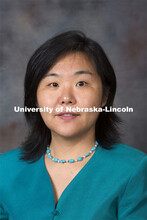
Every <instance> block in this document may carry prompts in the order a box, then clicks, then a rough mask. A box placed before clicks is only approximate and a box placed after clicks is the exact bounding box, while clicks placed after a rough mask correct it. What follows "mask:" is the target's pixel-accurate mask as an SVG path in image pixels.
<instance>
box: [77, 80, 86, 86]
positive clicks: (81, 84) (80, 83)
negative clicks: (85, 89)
mask: <svg viewBox="0 0 147 220" xmlns="http://www.w3.org/2000/svg"><path fill="white" fill-rule="evenodd" d="M76 85H77V86H80V87H81V86H85V85H87V83H86V82H84V81H80V82H78V83H77V84H76Z"/></svg>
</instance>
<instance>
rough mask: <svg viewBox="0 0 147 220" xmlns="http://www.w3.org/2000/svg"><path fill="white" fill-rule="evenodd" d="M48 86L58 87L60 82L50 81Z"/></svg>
mask: <svg viewBox="0 0 147 220" xmlns="http://www.w3.org/2000/svg"><path fill="white" fill-rule="evenodd" d="M48 86H52V87H57V86H58V83H55V82H53V83H50V84H49V85H48Z"/></svg>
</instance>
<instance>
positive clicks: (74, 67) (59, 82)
mask: <svg viewBox="0 0 147 220" xmlns="http://www.w3.org/2000/svg"><path fill="white" fill-rule="evenodd" d="M37 105H38V107H39V108H43V107H48V108H53V112H52V113H51V114H50V113H48V112H41V113H40V114H41V116H42V119H43V121H44V123H45V124H46V126H47V127H48V128H49V129H50V130H51V134H52V135H59V136H62V137H68V138H69V137H76V136H79V135H80V136H81V135H86V134H87V133H88V132H91V134H92V135H94V132H95V123H96V120H97V118H98V115H99V113H97V112H71V113H69V112H67V111H66V107H72V108H76V107H79V108H91V107H94V106H95V107H97V108H99V107H102V106H104V105H105V102H104V101H103V100H102V83H101V80H100V77H99V76H98V74H97V72H96V70H95V68H94V65H93V64H92V62H91V61H90V59H89V58H88V57H87V55H86V54H84V53H82V52H76V53H70V54H67V55H65V56H62V57H61V58H60V59H58V60H57V62H56V63H55V64H54V66H52V68H51V69H50V70H49V71H48V73H47V74H46V75H45V77H44V78H43V79H42V80H41V82H40V84H39V86H38V89H37ZM56 108H59V109H62V110H63V111H62V112H57V111H56ZM66 112H67V114H65V113H66ZM73 114H74V115H73Z"/></svg>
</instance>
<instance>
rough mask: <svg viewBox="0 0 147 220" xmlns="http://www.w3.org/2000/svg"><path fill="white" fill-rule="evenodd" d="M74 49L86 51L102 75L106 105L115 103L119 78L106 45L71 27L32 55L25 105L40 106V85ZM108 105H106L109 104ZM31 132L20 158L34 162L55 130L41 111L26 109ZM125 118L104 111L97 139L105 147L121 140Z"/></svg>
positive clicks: (99, 122)
mask: <svg viewBox="0 0 147 220" xmlns="http://www.w3.org/2000/svg"><path fill="white" fill-rule="evenodd" d="M71 52H83V53H85V54H86V55H88V56H89V58H90V59H91V60H92V61H93V63H94V65H95V68H96V71H97V73H98V74H99V76H100V78H101V81H102V87H103V95H106V94H107V95H108V98H107V103H106V105H105V106H107V107H110V106H113V101H114V97H115V93H116V77H115V73H114V70H113V67H112V65H111V64H110V62H109V60H108V58H107V56H106V54H105V52H104V50H103V49H102V47H101V46H100V45H99V44H98V43H97V42H96V41H94V40H92V39H90V38H88V37H87V36H86V35H85V34H84V33H83V32H81V31H76V30H71V31H67V32H64V33H61V34H58V35H56V36H54V37H53V38H51V39H49V40H47V41H46V42H45V43H44V44H43V45H41V46H40V47H39V48H38V49H37V50H36V51H35V52H34V54H33V55H32V57H31V58H30V60H29V62H28V65H27V70H26V75H25V82H24V89H25V91H24V93H25V97H24V106H27V107H28V108H33V107H37V106H36V103H37V88H38V85H39V83H40V81H41V80H42V78H43V77H44V75H45V74H46V73H47V72H48V71H49V69H50V68H51V67H52V66H53V65H54V63H55V62H56V61H57V59H58V58H59V57H60V56H62V55H64V54H66V53H71ZM105 106H104V107H105ZM25 117H26V120H27V122H28V126H29V134H28V136H27V138H26V140H25V141H24V142H23V143H22V147H21V157H20V160H24V161H27V162H28V163H33V162H35V161H37V160H38V159H39V158H40V157H41V156H42V155H43V154H44V153H45V151H46V147H47V145H48V144H50V142H51V131H50V129H49V128H48V127H47V126H46V125H45V123H44V121H43V119H42V117H41V115H40V113H39V112H25ZM120 121H121V120H120V119H119V117H118V116H117V115H116V114H115V113H114V112H109V113H108V112H105V111H104V112H101V113H100V115H99V117H98V119H97V121H96V126H95V136H96V137H95V138H96V140H97V141H98V142H99V144H100V145H101V146H102V147H103V148H105V149H111V145H112V144H114V143H116V142H119V141H120V134H119V131H118V123H119V122H120Z"/></svg>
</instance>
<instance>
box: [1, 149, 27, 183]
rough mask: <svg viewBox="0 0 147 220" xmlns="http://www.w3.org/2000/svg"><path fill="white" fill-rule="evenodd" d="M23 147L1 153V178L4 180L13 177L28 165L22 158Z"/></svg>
mask: <svg viewBox="0 0 147 220" xmlns="http://www.w3.org/2000/svg"><path fill="white" fill-rule="evenodd" d="M20 149H21V147H18V148H15V149H13V150H10V151H7V152H5V153H2V154H0V178H1V179H3V182H4V181H6V182H7V180H8V179H9V180H10V179H11V178H12V176H14V175H16V174H17V173H19V172H20V170H21V169H22V168H23V167H24V166H26V163H25V162H24V161H21V160H20V155H21V151H20Z"/></svg>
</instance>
